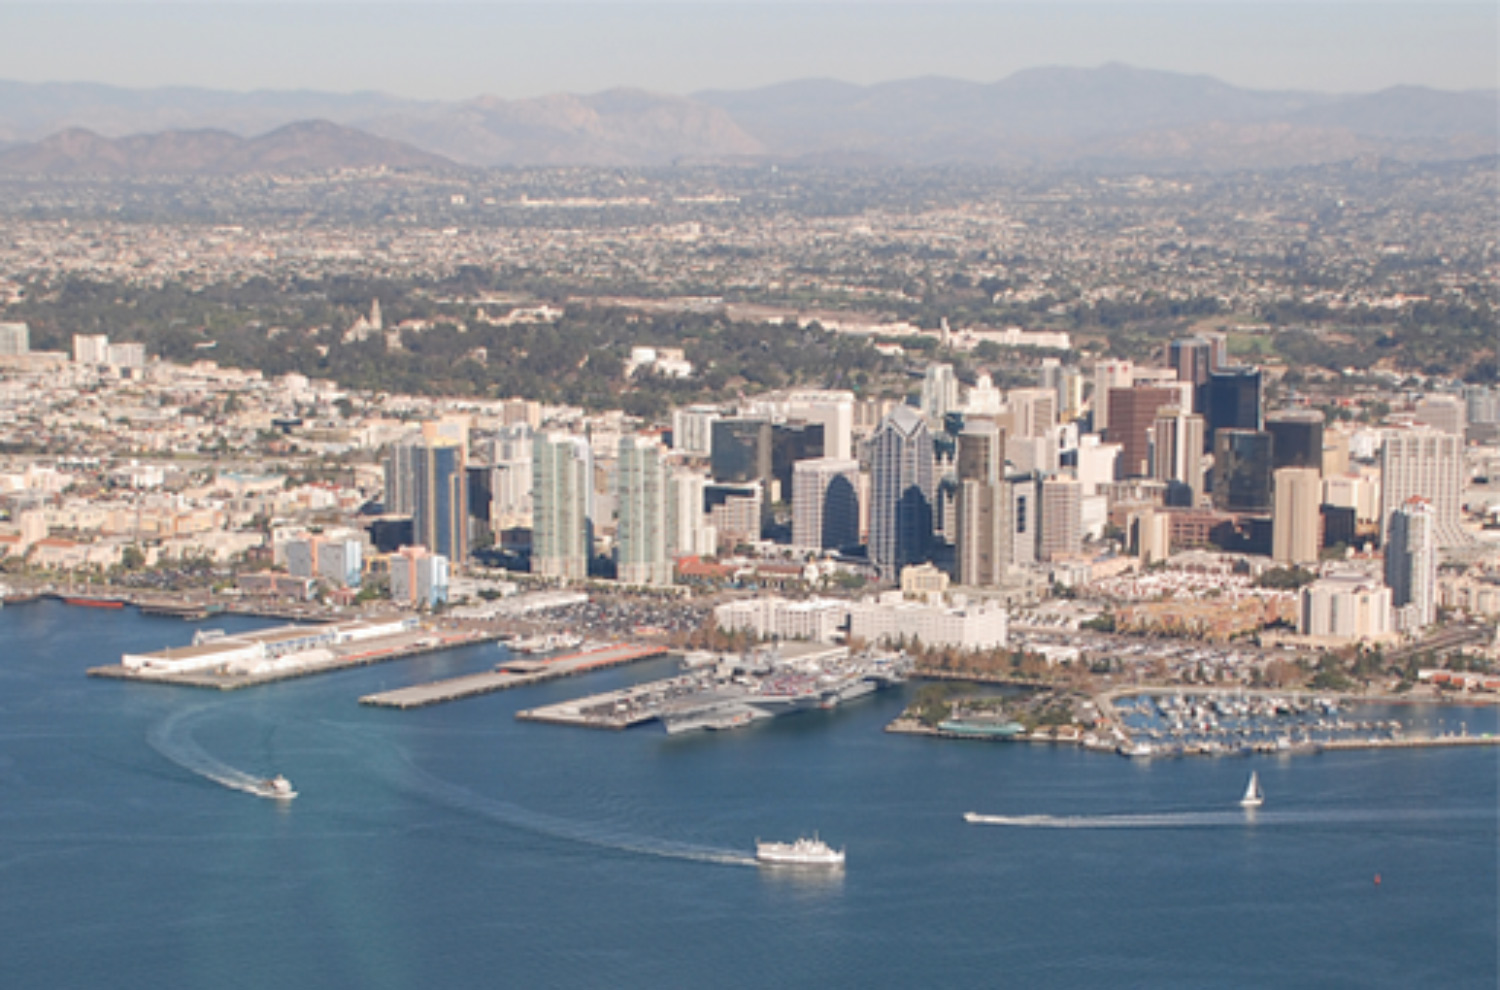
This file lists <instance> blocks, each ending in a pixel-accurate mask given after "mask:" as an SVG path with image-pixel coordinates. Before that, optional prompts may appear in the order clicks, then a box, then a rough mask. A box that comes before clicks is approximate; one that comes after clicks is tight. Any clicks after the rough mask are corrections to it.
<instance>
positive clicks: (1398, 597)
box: [1385, 496, 1437, 630]
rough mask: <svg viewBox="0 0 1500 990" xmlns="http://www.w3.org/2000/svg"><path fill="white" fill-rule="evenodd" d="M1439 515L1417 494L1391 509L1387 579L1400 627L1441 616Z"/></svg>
mask: <svg viewBox="0 0 1500 990" xmlns="http://www.w3.org/2000/svg"><path fill="white" fill-rule="evenodd" d="M1436 524H1437V515H1436V513H1435V512H1434V511H1433V506H1432V503H1431V502H1429V501H1428V500H1426V499H1424V498H1420V497H1416V496H1413V497H1411V498H1408V499H1407V500H1406V501H1405V502H1403V503H1402V504H1401V505H1400V506H1399V507H1397V509H1396V510H1395V511H1394V512H1392V513H1391V515H1390V519H1389V520H1387V532H1386V541H1385V583H1386V584H1387V585H1389V586H1390V589H1391V606H1392V607H1393V608H1394V609H1395V610H1396V615H1397V623H1396V624H1397V627H1398V628H1400V629H1403V630H1406V629H1421V628H1423V627H1425V626H1430V625H1432V623H1433V621H1434V620H1436V618H1437V528H1436Z"/></svg>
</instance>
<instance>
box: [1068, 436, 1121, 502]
mask: <svg viewBox="0 0 1500 990" xmlns="http://www.w3.org/2000/svg"><path fill="white" fill-rule="evenodd" d="M1119 463H1120V445H1119V444H1117V443H1102V442H1100V440H1099V436H1098V434H1095V433H1085V434H1084V435H1083V436H1081V437H1079V438H1078V468H1077V471H1078V482H1079V484H1081V485H1083V496H1084V498H1088V497H1089V496H1090V495H1098V494H1099V491H1100V489H1101V487H1102V486H1104V485H1108V484H1111V483H1113V482H1114V480H1115V475H1116V473H1117V471H1118V470H1119Z"/></svg>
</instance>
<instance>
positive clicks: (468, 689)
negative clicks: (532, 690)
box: [359, 643, 667, 708]
mask: <svg viewBox="0 0 1500 990" xmlns="http://www.w3.org/2000/svg"><path fill="white" fill-rule="evenodd" d="M666 652H667V648H666V647H664V646H654V645H634V644H628V643H622V644H617V645H612V646H601V647H598V648H596V649H592V650H586V651H583V652H580V653H568V654H565V655H563V656H557V657H551V658H549V659H545V660H526V661H510V662H507V663H502V664H501V665H500V666H499V668H497V669H496V670H491V671H485V672H483V673H478V674H467V675H465V676H463V677H450V678H446V679H444V680H441V681H431V682H429V683H426V684H415V685H412V686H411V687H404V688H397V689H395V690H393V691H382V692H380V693H378V694H367V695H365V696H364V697H362V698H360V699H359V703H360V704H362V705H373V706H375V707H378V708H425V707H427V706H429V705H440V704H445V703H447V702H450V701H459V700H461V699H464V698H472V697H476V696H478V695H481V694H490V693H492V692H495V691H507V690H510V689H512V688H518V687H525V686H527V685H531V684H540V683H541V682H543V681H550V680H555V679H557V678H559V677H572V676H575V675H577V674H585V673H589V672H590V671H595V670H603V669H605V668H607V667H618V666H620V665H621V664H627V663H635V662H636V661H638V660H649V659H651V658H653V657H659V656H662V655H663V654H665V653H666Z"/></svg>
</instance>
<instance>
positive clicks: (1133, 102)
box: [0, 62, 1500, 170]
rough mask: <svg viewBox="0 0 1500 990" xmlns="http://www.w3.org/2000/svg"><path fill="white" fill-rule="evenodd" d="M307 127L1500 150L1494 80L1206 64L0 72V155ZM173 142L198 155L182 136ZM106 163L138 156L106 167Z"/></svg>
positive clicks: (793, 141) (502, 150) (922, 149)
mask: <svg viewBox="0 0 1500 990" xmlns="http://www.w3.org/2000/svg"><path fill="white" fill-rule="evenodd" d="M309 119H322V120H325V121H328V122H329V123H330V126H340V127H343V128H346V129H349V130H350V131H353V132H358V133H362V134H363V135H364V136H365V137H366V138H370V139H372V140H376V139H384V140H386V141H391V142H398V143H400V144H403V145H407V146H409V148H408V150H406V151H401V152H399V153H398V152H397V151H396V150H395V149H387V151H388V152H389V154H390V155H391V156H393V160H392V161H391V162H386V164H393V165H398V166H401V165H402V163H406V162H414V161H417V159H416V158H414V157H413V155H412V153H413V152H416V153H426V154H428V155H432V156H436V157H437V158H439V159H444V160H446V161H443V162H442V163H441V165H439V164H438V163H433V167H446V166H450V165H452V164H454V163H457V164H460V165H467V166H477V167H495V166H550V165H558V166H562V165H591V166H661V165H671V164H677V163H715V162H746V161H768V162H788V163H795V162H807V163H839V162H843V163H860V162H866V163H887V164H894V165H932V164H950V163H957V164H979V165H989V166H997V167H1052V166H1068V165H1077V164H1083V163H1088V164H1090V165H1091V166H1092V165H1096V164H1098V163H1100V162H1103V163H1106V164H1107V165H1108V166H1110V167H1119V168H1139V169H1152V168H1173V169H1181V168H1188V169H1191V168H1208V169H1217V168H1233V167H1242V168H1255V167H1284V166H1287V165H1296V164H1317V163H1324V162H1327V161H1330V160H1338V159H1340V158H1341V157H1342V158H1361V157H1368V156H1372V155H1373V156H1385V157H1393V158H1397V159H1401V160H1409V161H1424V160H1428V161H1430V160H1445V159H1452V158H1459V157H1473V156H1474V155H1475V154H1487V153H1494V152H1495V150H1497V149H1500V90H1460V91H1444V90H1436V89H1431V88H1428V87H1422V86H1393V87H1388V88H1386V89H1384V90H1379V91H1376V92H1373V93H1354V94H1347V93H1345V94H1338V93H1319V92H1310V91H1299V90H1253V89H1246V88H1243V87H1238V86H1235V85H1233V84H1231V83H1228V82H1225V81H1223V80H1221V79H1218V78H1216V77H1213V76H1210V75H1205V74H1196V75H1189V74H1184V73H1174V72H1163V71H1159V70H1154V69H1143V68H1139V67H1134V66H1130V65H1125V64H1122V63H1117V62H1114V63H1106V64H1104V65H1102V66H1098V67H1096V68H1071V67H1064V66H1041V67H1036V68H1031V69H1025V70H1022V71H1020V72H1016V73H1013V74H1011V75H1009V76H1006V77H1004V78H1002V79H998V80H995V81H993V82H974V81H970V80H964V79H955V78H951V77H946V76H935V75H934V76H923V77H917V78H913V79H898V80H890V81H886V82H881V83H876V84H872V85H861V84H855V83H848V82H844V81H841V80H837V79H829V78H808V79H794V80H787V81H784V82H779V83H774V84H771V85H768V86H762V87H757V88H752V89H741V90H722V89H706V90H700V91H698V92H695V93H690V94H687V95H673V94H662V93H655V92H651V91H647V90H642V89H638V88H632V87H617V88H614V89H608V90H604V91H601V92H597V93H591V94H574V93H554V94H548V95H544V96H539V97H530V98H524V99H506V98H503V97H500V96H494V95H480V96H476V97H473V98H470V99H467V100H457V101H438V100H411V99H405V98H402V97H397V96H393V95H390V94H386V93H379V92H372V91H362V92H357V93H346V94H339V93H322V92H317V91H310V90H290V91H278V90H256V91H251V92H232V91H223V90H210V89H202V88H195V87H165V88H162V89H156V90H128V89H122V88H119V87H111V86H107V85H104V84H98V83H47V84H28V83H15V82H3V81H0V162H4V161H6V160H10V161H26V160H29V161H33V162H43V161H45V160H46V157H47V153H43V152H40V151H36V150H35V149H36V148H37V144H38V143H45V140H51V139H52V138H53V137H54V136H55V135H57V134H59V133H61V132H64V131H67V130H68V129H70V128H84V129H87V130H89V131H92V132H93V133H94V134H95V135H96V136H98V137H100V138H103V139H109V140H124V139H127V138H130V139H132V140H134V139H138V138H140V136H141V135H144V134H165V133H173V134H184V133H192V132H200V131H206V130H213V131H217V132H220V133H226V134H230V135H236V136H238V137H240V138H241V139H244V140H260V139H261V138H263V137H264V136H265V135H266V134H268V133H270V132H272V131H274V130H275V129H277V128H280V127H283V126H286V125H289V124H292V123H295V122H298V121H305V120H309ZM346 137H347V140H348V141H350V142H355V143H358V139H356V138H354V137H352V136H346ZM39 139H42V140H40V141H39ZM303 139H304V140H305V141H306V142H308V143H309V144H310V145H315V144H317V143H318V141H319V140H323V141H324V142H325V144H326V142H327V140H328V139H327V138H321V139H320V138H317V137H315V136H314V135H312V134H307V135H303ZM74 140H75V142H76V141H78V140H79V139H77V138H75V139H74ZM173 140H176V141H178V142H179V143H184V144H185V146H191V147H193V148H197V147H198V146H197V145H193V144H192V143H191V142H189V141H188V140H187V139H185V138H181V137H178V138H175V139H173ZM202 140H204V141H206V140H208V139H206V138H205V139H202ZM29 142H34V143H29ZM200 143H201V142H200ZM137 144H141V142H139V141H137ZM134 147H135V146H134V145H126V146H121V147H120V148H119V149H117V150H116V151H115V152H107V151H106V149H104V148H103V147H102V146H100V147H97V148H95V149H94V153H96V154H98V155H99V156H101V157H100V158H99V163H98V164H99V167H101V168H106V167H109V166H110V163H111V161H114V160H115V159H118V158H119V156H121V155H124V156H125V157H126V158H128V157H129V155H128V154H127V152H128V151H129V150H130V149H131V148H134ZM352 147H353V146H352V144H351V149H352ZM374 147H375V146H373V145H370V144H369V143H368V142H365V143H364V144H362V145H361V148H362V150H360V151H358V152H354V151H353V150H351V151H350V154H351V155H352V156H353V160H354V161H357V162H367V163H374V162H375V160H376V159H378V158H379V157H380V156H379V155H378V154H375V153H374ZM28 149H32V150H31V151H29V152H28ZM1226 149H1233V153H1232V154H1226ZM200 150H201V149H200ZM262 150H263V152H264V153H262V154H259V155H257V154H256V153H252V152H243V153H239V154H244V155H246V156H248V157H246V159H245V161H244V162H243V163H238V164H237V159H235V158H234V156H233V155H230V154H229V153H227V152H226V157H225V158H224V162H225V163H226V164H224V165H222V166H217V167H221V168H226V169H228V168H231V167H234V168H255V167H262V168H278V167H292V164H295V163H297V162H299V161H300V162H302V163H303V165H302V166H299V167H316V164H315V163H316V162H317V161H320V160H328V161H332V160H333V157H336V156H332V151H331V148H330V147H325V148H324V149H323V151H321V152H315V151H314V149H313V148H312V147H309V149H308V151H307V153H306V154H304V155H301V156H299V155H298V154H297V153H295V152H294V151H293V150H291V149H290V148H282V149H281V150H280V151H278V152H276V153H272V152H271V151H270V150H269V149H262ZM137 151H139V153H140V155H141V156H143V157H142V161H143V162H145V163H147V164H149V163H150V162H151V161H152V159H151V157H150V156H151V154H153V153H154V152H151V150H150V149H149V148H148V147H145V145H142V146H141V148H138V149H137ZM49 153H50V154H53V155H57V156H58V157H57V161H58V162H59V163H60V166H61V164H65V163H66V162H69V161H74V160H75V159H74V158H69V157H68V156H67V155H62V154H61V152H60V151H59V149H57V148H53V149H52V150H51V152H49ZM79 153H80V154H81V153H82V151H81V150H80V152H79ZM202 153H203V154H207V152H206V151H204V152H202ZM28 154H29V155H30V158H29V159H28V158H27V155H28ZM112 155H113V156H114V158H112V157H111V156H112ZM320 156H322V157H320ZM284 163H291V164H285V166H284ZM71 167H76V166H71ZM112 167H115V168H122V169H126V170H128V169H129V168H131V167H146V165H144V164H143V165H140V166H129V165H127V164H124V163H123V159H121V160H120V161H115V164H114V165H113V166H112ZM153 167H154V166H153ZM403 167H404V166H403Z"/></svg>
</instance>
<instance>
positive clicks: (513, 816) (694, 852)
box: [401, 761, 755, 866]
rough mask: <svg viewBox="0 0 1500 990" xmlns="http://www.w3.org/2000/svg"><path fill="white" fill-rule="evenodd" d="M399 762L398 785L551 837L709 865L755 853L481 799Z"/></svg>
mask: <svg viewBox="0 0 1500 990" xmlns="http://www.w3.org/2000/svg"><path fill="white" fill-rule="evenodd" d="M403 762H405V763H406V767H407V773H406V774H405V775H403V778H402V780H401V785H402V786H404V787H407V788H408V789H410V790H413V791H415V792H417V793H419V794H421V795H422V796H423V797H426V798H430V799H432V800H434V801H437V802H439V803H440V804H444V805H447V806H448V807H450V808H454V809H456V810H458V811H463V812H466V813H468V814H471V815H477V816H478V817H480V818H485V819H488V820H489V821H492V822H497V823H499V824H501V825H506V826H510V827H512V828H518V829H524V830H525V831H528V832H533V833H535V834H537V835H544V836H548V837H550V838H554V839H565V840H568V841H570V842H578V843H582V844H584V845H590V846H595V847H597V848H600V849H612V850H615V851H617V852H627V853H634V854H636V855H639V856H659V857H662V858H665V859H682V860H688V861H691V862H697V863H714V864H716V865H719V866H754V865H755V857H753V856H749V855H746V854H744V853H741V852H738V851H736V850H734V849H723V848H717V847H714V846H701V845H697V844H695V843H690V842H676V841H672V840H670V839H653V838H650V837H647V836H638V835H631V834H629V833H621V832H616V831H614V830H612V829H609V828H606V827H601V826H599V825H597V824H593V823H588V822H577V821H570V820H568V819H564V818H557V817H554V816H552V815H547V814H543V813H541V812H537V811H532V810H531V809H529V808H523V807H521V806H520V805H517V804H511V803H510V802H509V801H500V800H497V799H495V798H491V797H486V796H484V795H482V794H478V793H476V792H474V791H471V790H469V789H467V788H464V787H459V786H458V785H456V784H451V783H449V782H448V781H445V780H440V779H438V778H437V777H434V776H432V775H431V774H428V773H426V772H425V771H422V770H419V769H417V768H416V767H415V766H413V765H412V764H411V763H410V762H409V761H403Z"/></svg>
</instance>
